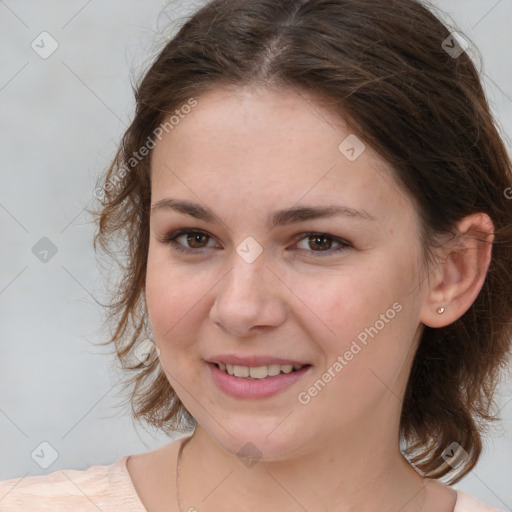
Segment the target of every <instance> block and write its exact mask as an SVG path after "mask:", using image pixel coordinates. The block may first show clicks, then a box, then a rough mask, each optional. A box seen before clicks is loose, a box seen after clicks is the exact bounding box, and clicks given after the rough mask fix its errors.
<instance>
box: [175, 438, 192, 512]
mask: <svg viewBox="0 0 512 512" xmlns="http://www.w3.org/2000/svg"><path fill="white" fill-rule="evenodd" d="M190 439H192V436H190V437H188V438H187V439H185V440H184V441H182V442H181V444H180V449H179V450H178V459H177V462H176V498H177V500H178V510H179V512H182V510H181V503H180V489H179V476H180V468H181V456H182V453H183V448H185V445H186V444H187V443H188V442H189V441H190Z"/></svg>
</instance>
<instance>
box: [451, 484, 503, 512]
mask: <svg viewBox="0 0 512 512" xmlns="http://www.w3.org/2000/svg"><path fill="white" fill-rule="evenodd" d="M456 491H457V503H456V504H455V508H454V510H453V512H502V511H501V510H499V509H497V508H493V507H491V506H490V505H487V504H486V503H484V502H483V501H481V500H479V499H478V498H475V497H474V496H472V495H471V494H467V493H466V492H464V491H461V490H460V489H456Z"/></svg>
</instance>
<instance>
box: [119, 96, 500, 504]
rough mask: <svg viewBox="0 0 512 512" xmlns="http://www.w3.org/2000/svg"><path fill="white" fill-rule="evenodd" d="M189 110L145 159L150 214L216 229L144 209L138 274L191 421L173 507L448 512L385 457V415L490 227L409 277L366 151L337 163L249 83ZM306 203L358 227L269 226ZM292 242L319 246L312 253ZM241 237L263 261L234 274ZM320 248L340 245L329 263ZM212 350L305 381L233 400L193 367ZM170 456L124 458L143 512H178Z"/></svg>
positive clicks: (297, 99)
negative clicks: (198, 233) (338, 210)
mask: <svg viewBox="0 0 512 512" xmlns="http://www.w3.org/2000/svg"><path fill="white" fill-rule="evenodd" d="M197 99H198V106H197V107H196V108H194V109H193V110H192V111H191V113H189V114H188V115H187V116H185V118H184V119H182V120H181V121H180V123H179V125H177V126H176V127H175V128H174V129H173V130H172V131H170V132H169V133H168V134H166V135H165V136H164V137H163V139H162V140H161V141H160V142H158V143H157V145H156V147H155V149H154V152H153V155H152V165H151V168H152V176H151V179H152V198H151V202H152V205H154V204H155V203H156V202H158V201H159V200H161V199H165V198H169V197H172V198H174V199H182V200H183V199H186V200H189V201H193V202H195V203H199V204H201V205H202V206H208V207H209V208H211V209H212V210H213V211H214V212H215V213H216V214H217V215H218V217H219V218H220V219H221V220H222V222H220V223H219V222H209V221H205V220H200V219H196V218H193V217H191V216H188V215H185V214H184V213H180V212H177V211H173V210H170V209H160V210H155V211H152V213H151V220H150V230H151V234H150V243H149V252H148V269H147V277H146V300H147V305H148V312H149V317H150V321H151V325H152V329H153V333H154V337H155V342H156V344H157V346H158V348H159V350H160V356H159V357H160V362H161V364H162V367H163V369H164V370H165V372H166V375H167V377H168V379H169V382H170V383H171V385H172V386H173V388H174V389H175V390H176V392H177V394H178V396H179V398H180V399H181V401H182V402H183V404H184V405H185V407H186V408H187V409H188V410H189V411H190V413H191V414H192V415H193V416H194V418H195V419H196V420H197V428H196V430H195V433H194V436H193V437H192V439H191V441H190V442H189V443H188V444H187V446H186V448H185V450H184V452H183V460H182V466H181V476H180V498H181V504H182V505H181V508H182V511H183V512H184V511H186V510H188V508H189V507H194V508H195V509H197V510H198V511H200V512H210V511H218V510H224V511H229V510H241V509H242V510H244V511H248V512H252V511H261V510H287V511H288V510H289V511H295V510H296V511H302V510H304V509H305V510H308V511H315V512H317V511H332V510H336V511H340V512H348V511H353V510H358V511H360V512H365V511H374V510H380V511H382V512H386V511H390V512H391V511H393V512H396V511H398V510H400V511H401V512H412V511H415V512H418V511H432V510H436V511H440V512H450V511H451V510H453V506H454V503H455V499H456V496H455V491H454V490H453V489H451V488H449V487H446V486H444V485H443V484H441V483H439V482H437V481H434V480H430V479H426V478H423V477H422V475H420V474H419V472H417V471H416V470H415V469H414V468H413V467H412V466H411V465H410V464H409V463H408V461H407V460H406V459H405V458H404V457H403V456H402V455H401V453H400V446H399V442H398V439H399V434H398V432H399V417H400V410H401V406H402V397H403V394H404V391H405V388H406V384H407V378H408V375H409V372H410V368H411V365H412V361H413V357H414V354H415V350H416V348H417V345H418V342H419V339H420V336H421V332H422V329H423V325H430V326H432V327H441V326H443V325H447V324H449V323H451V322H453V321H454V320H456V319H457V318H458V317H460V316H461V315H462V314H463V313H464V312H465V311H466V310H467V309H468V308H469V307H470V305H471V303H472V302H473V301H474V299H475V298H476V296H477V294H478V292H479V291H480V289H481V286H482V284H483V280H484V278H485V270H486V268H487V266H488V264H489V261H490V250H491V249H490V244H485V243H479V242H477V241H476V238H479V239H481V240H482V239H485V240H487V241H492V235H491V234H490V233H492V228H493V226H492V222H491V221H490V219H489V218H488V217H487V216H486V215H483V214H476V215H473V216H470V217H466V218H465V219H463V220H462V221H461V222H460V223H459V229H460V233H461V236H460V237H459V238H457V239H455V240H453V241H451V242H447V243H446V244H445V245H444V246H443V248H442V250H441V249H440V250H439V251H440V252H439V254H438V260H437V262H438V263H437V264H433V265H432V266H431V267H430V268H425V266H424V262H423V253H422V248H421V245H420V241H419V226H420V224H419V217H418V214H417V212H416V210H415V207H414V204H413V202H412V200H411V199H410V197H409V196H408V194H407V193H406V192H405V191H404V190H403V189H401V187H400V185H399V184H398V183H397V182H396V181H395V180H394V178H393V175H392V171H391V169H390V167H389V165H388V164H387V162H385V161H384V160H383V159H382V158H381V157H380V156H379V155H378V154H377V153H376V152H375V151H374V150H373V149H372V148H371V147H369V146H368V145H366V150H365V151H364V152H363V153H362V154H361V155H360V156H359V157H358V158H357V159H356V160H355V161H349V159H347V158H346V157H345V155H344V154H342V153H341V152H340V150H339V149H338V146H339V145H340V143H341V142H342V141H344V140H345V139H346V137H347V136H348V135H350V134H351V133H352V131H351V130H350V127H349V126H347V125H346V123H345V122H344V120H343V118H342V117H340V116H339V114H336V113H335V112H334V111H333V109H332V108H329V105H327V104H325V102H322V101H321V100H320V99H319V98H316V97H313V96H311V95H309V94H307V93H305V92H299V91H296V90H292V89H280V90H279V91H276V90H271V89H268V88H256V87H249V86H245V87H238V88H232V87H217V88H214V89H212V90H210V91H209V92H207V93H205V94H204V95H202V96H201V97H200V98H197ZM306 204H307V205H312V206H325V205H327V204H329V205H339V206H346V207H351V208H355V209H357V210H364V211H365V212H367V213H368V214H370V215H371V216H372V217H374V220H367V219H364V218H359V217H349V216H343V215H340V216H334V217H328V218H319V219H314V220H307V221H302V222H299V223H294V224H290V225H286V226H279V227H275V228H273V229H270V226H269V225H268V216H269V214H270V212H271V211H273V210H275V209H280V208H287V207H293V206H297V205H299V206H304V205H306ZM179 228H191V229H192V228H195V229H199V230H202V231H204V232H206V235H208V236H205V237H203V238H202V239H201V238H200V239H194V238H192V239H190V238H189V240H188V243H187V235H182V236H181V237H179V238H178V239H177V240H175V243H176V245H179V244H181V246H182V247H185V248H188V249H189V250H190V253H188V254H185V253H180V252H177V251H176V250H175V249H174V248H173V246H172V244H168V243H164V242H163V241H162V240H163V238H164V237H165V236H166V235H167V234H169V233H171V232H172V231H174V230H176V229H179ZM308 231H313V232H319V233H324V234H325V235H326V236H330V237H332V238H327V239H326V240H325V241H322V240H320V241H319V242H317V243H316V244H315V238H314V237H309V238H308V236H307V235H305V234H304V233H307V232H308ZM477 232H478V237H476V236H475V234H476V233H477ZM482 232H484V234H482ZM485 233H487V234H485ZM248 236H251V237H253V238H254V239H255V240H256V241H257V242H258V243H259V245H260V246H261V248H262V249H263V252H262V253H261V255H260V256H259V257H258V258H256V260H255V261H253V262H252V263H248V262H247V261H245V260H244V259H243V258H242V257H240V256H239V254H238V253H237V252H236V248H237V247H238V246H239V245H240V244H241V242H242V241H244V240H245V239H246V237H248ZM337 238H340V239H342V240H345V241H347V242H349V244H350V245H349V246H348V247H347V248H345V249H344V250H343V251H339V252H335V251H334V250H333V249H334V248H336V247H339V244H338V242H337V241H336V239H337ZM193 251H195V252H193ZM441 251H442V252H441ZM396 303H398V304H399V305H400V306H401V310H400V312H398V313H396V315H394V318H393V319H392V320H390V321H389V322H386V323H385V326H384V328H382V329H381V330H379V332H378V334H377V335H376V336H375V337H374V338H369V339H368V342H367V345H366V346H365V345H362V344H361V343H359V345H361V347H362V349H361V350H360V351H359V352H358V353H357V355H355V356H354V357H353V358H352V359H351V360H350V361H349V362H348V364H347V365H346V366H344V367H343V369H342V370H341V371H339V372H338V373H337V374H336V376H335V377H334V378H332V379H331V380H330V382H329V383H328V384H327V385H326V386H325V387H324V388H323V389H322V390H321V392H319V393H318V394H317V395H316V396H314V397H312V398H311V400H310V401H309V403H307V404H303V403H300V402H299V400H298V395H299V393H301V392H304V391H307V390H308V389H309V388H310V387H311V385H312V384H313V383H314V382H315V381H317V380H318V379H321V378H322V374H324V373H325V372H326V371H327V370H328V368H330V367H331V368H332V366H333V363H334V362H335V361H336V360H337V358H338V356H340V355H341V356H343V354H344V353H345V352H346V351H347V350H349V348H350V346H351V343H352V342H353V340H355V339H356V338H357V336H358V334H360V333H361V332H362V331H364V330H365V328H369V327H370V326H374V325H375V323H376V321H377V320H379V319H380V318H382V317H381V315H382V314H385V313H386V311H388V310H389V309H390V308H392V305H393V304H396ZM440 306H444V307H445V308H446V312H445V313H444V314H443V315H439V314H438V313H437V312H436V311H437V308H438V307H440ZM221 353H236V354H240V355H249V354H272V355H275V356H276V357H284V358H287V357H288V358H294V359H295V360H297V359H298V360H301V361H305V362H308V363H310V364H311V365H312V366H313V368H312V369H311V371H310V373H309V375H308V376H305V377H304V378H302V379H301V380H299V381H298V382H297V383H295V384H294V385H293V386H291V387H289V388H287V389H286V390H284V391H281V392H280V393H279V394H277V395H275V396H273V397H269V398H259V399H240V398H233V397H231V396H228V395H225V394H224V393H223V392H222V391H221V390H219V389H218V388H217V387H216V385H215V384H214V383H213V382H212V379H211V376H210V372H209V370H208V368H207V366H206V363H205V360H208V359H210V358H211V357H213V356H214V355H217V354H221ZM247 442H251V443H252V444H253V445H255V446H256V447H257V449H258V450H259V452H260V453H261V458H259V459H258V460H257V461H255V462H256V463H255V464H254V465H250V466H249V465H246V464H244V463H243V461H242V460H241V459H240V458H239V457H238V456H237V455H236V454H237V452H238V450H240V448H241V447H242V446H244V445H245V444H246V443H247ZM177 449H178V443H177V442H174V443H171V444H170V445H167V446H164V447H163V448H161V449H159V450H155V451H153V452H150V453H146V454H140V455H136V456H131V457H130V459H129V464H128V470H129V472H130V474H131V477H132V480H133V482H134V485H135V488H136V489H137V492H138V493H139V496H140V497H141V500H142V501H143V503H144V505H145V507H146V509H147V510H148V512H158V511H159V510H162V511H163V510H178V508H177V502H176V497H175V494H176V489H175V487H174V477H175V473H174V471H175V469H174V468H175V465H176V453H177ZM205 496H208V498H207V499H205V500H204V501H202V500H203V498H204V497H205Z"/></svg>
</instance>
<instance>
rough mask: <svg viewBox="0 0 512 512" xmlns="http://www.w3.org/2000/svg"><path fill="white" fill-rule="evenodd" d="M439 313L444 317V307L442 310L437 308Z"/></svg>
mask: <svg viewBox="0 0 512 512" xmlns="http://www.w3.org/2000/svg"><path fill="white" fill-rule="evenodd" d="M437 312H438V313H439V314H440V315H442V314H443V313H444V312H445V309H444V308H443V306H441V307H440V308H437Z"/></svg>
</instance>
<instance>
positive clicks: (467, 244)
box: [420, 213, 494, 327]
mask: <svg viewBox="0 0 512 512" xmlns="http://www.w3.org/2000/svg"><path fill="white" fill-rule="evenodd" d="M493 241H494V224H493V222H492V220H491V219H490V217H489V216H488V215H487V214H485V213H474V214H471V215H468V216H467V217H464V218H463V219H462V220H460V221H459V222H458V223H457V225H456V236H455V238H453V239H451V240H448V241H447V242H446V243H445V244H443V245H442V246H441V247H440V248H439V252H438V259H437V261H436V263H435V264H434V267H433V268H431V269H430V273H429V279H428V283H429V284H428V289H427V295H426V298H425V301H424V303H423V305H422V309H421V317H420V320H421V322H422V323H423V324H425V325H427V326H429V327H444V326H446V325H449V324H451V323H453V322H455V321H456V320H457V319H458V318H460V317H461V316H462V315H463V314H464V313H465V312H466V311H467V310H468V309H469V308H470V307H471V305H472V304H473V302H474V301H475V299H476V298H477V296H478V294H479V292H480V290H481V289H482V286H483V284H484V281H485V277H486V275H487V269H488V267H489V264H490V262H491V250H492V243H493ZM440 308H441V309H440ZM442 308H444V312H442V314H440V312H441V311H442ZM438 310H439V311H438Z"/></svg>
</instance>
